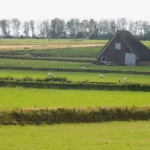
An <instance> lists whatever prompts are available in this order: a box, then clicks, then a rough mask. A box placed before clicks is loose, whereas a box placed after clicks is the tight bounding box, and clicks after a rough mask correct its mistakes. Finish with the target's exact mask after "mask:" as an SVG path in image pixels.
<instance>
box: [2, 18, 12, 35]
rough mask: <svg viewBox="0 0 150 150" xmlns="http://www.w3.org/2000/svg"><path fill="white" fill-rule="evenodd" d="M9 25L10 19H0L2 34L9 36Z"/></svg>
mask: <svg viewBox="0 0 150 150" xmlns="http://www.w3.org/2000/svg"><path fill="white" fill-rule="evenodd" d="M9 25H10V21H9V20H6V19H3V20H1V21H0V28H1V36H7V35H9V34H10V30H9V29H10V28H9Z"/></svg>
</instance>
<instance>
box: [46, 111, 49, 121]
mask: <svg viewBox="0 0 150 150" xmlns="http://www.w3.org/2000/svg"><path fill="white" fill-rule="evenodd" d="M46 116H47V120H49V117H48V108H46Z"/></svg>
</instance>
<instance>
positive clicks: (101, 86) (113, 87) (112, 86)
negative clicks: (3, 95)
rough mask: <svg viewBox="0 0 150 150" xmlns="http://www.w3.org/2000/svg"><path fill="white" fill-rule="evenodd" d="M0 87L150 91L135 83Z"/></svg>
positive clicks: (15, 83)
mask: <svg viewBox="0 0 150 150" xmlns="http://www.w3.org/2000/svg"><path fill="white" fill-rule="evenodd" d="M0 87H26V88H47V89H49V88H52V89H87V90H88V89H89V90H130V91H150V84H138V83H137V84H135V83H107V82H105V83H90V82H86V81H83V82H54V81H53V82H38V81H14V80H12V81H10V80H9V81H7V80H1V81H0Z"/></svg>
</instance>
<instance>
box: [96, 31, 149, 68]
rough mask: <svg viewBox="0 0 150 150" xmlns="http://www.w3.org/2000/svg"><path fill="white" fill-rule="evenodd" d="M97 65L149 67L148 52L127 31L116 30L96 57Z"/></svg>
mask: <svg viewBox="0 0 150 150" xmlns="http://www.w3.org/2000/svg"><path fill="white" fill-rule="evenodd" d="M97 64H106V65H107V64H115V65H128V66H136V65H139V66H150V50H149V49H148V48H147V47H146V46H145V45H144V44H143V43H141V42H140V41H139V40H138V39H137V38H136V37H134V36H133V35H132V34H131V33H130V32H129V31H127V30H118V31H117V32H116V33H115V34H114V36H113V37H112V38H111V39H110V40H109V41H108V43H107V44H106V45H105V46H104V48H103V49H102V50H101V51H100V53H99V54H98V55H97Z"/></svg>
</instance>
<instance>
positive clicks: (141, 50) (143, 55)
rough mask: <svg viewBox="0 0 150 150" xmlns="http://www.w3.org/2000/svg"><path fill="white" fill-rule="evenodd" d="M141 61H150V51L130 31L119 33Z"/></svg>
mask: <svg viewBox="0 0 150 150" xmlns="http://www.w3.org/2000/svg"><path fill="white" fill-rule="evenodd" d="M118 32H119V33H120V34H121V35H122V37H123V39H124V40H125V41H126V43H127V44H128V46H129V47H130V49H131V50H132V52H133V53H134V54H135V55H136V57H137V58H138V59H139V60H150V50H149V49H148V48H147V47H146V46H145V45H144V44H143V43H141V42H140V41H139V40H138V39H137V38H136V37H135V36H133V35H132V34H131V33H130V32H129V31H126V30H120V31H118Z"/></svg>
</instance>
